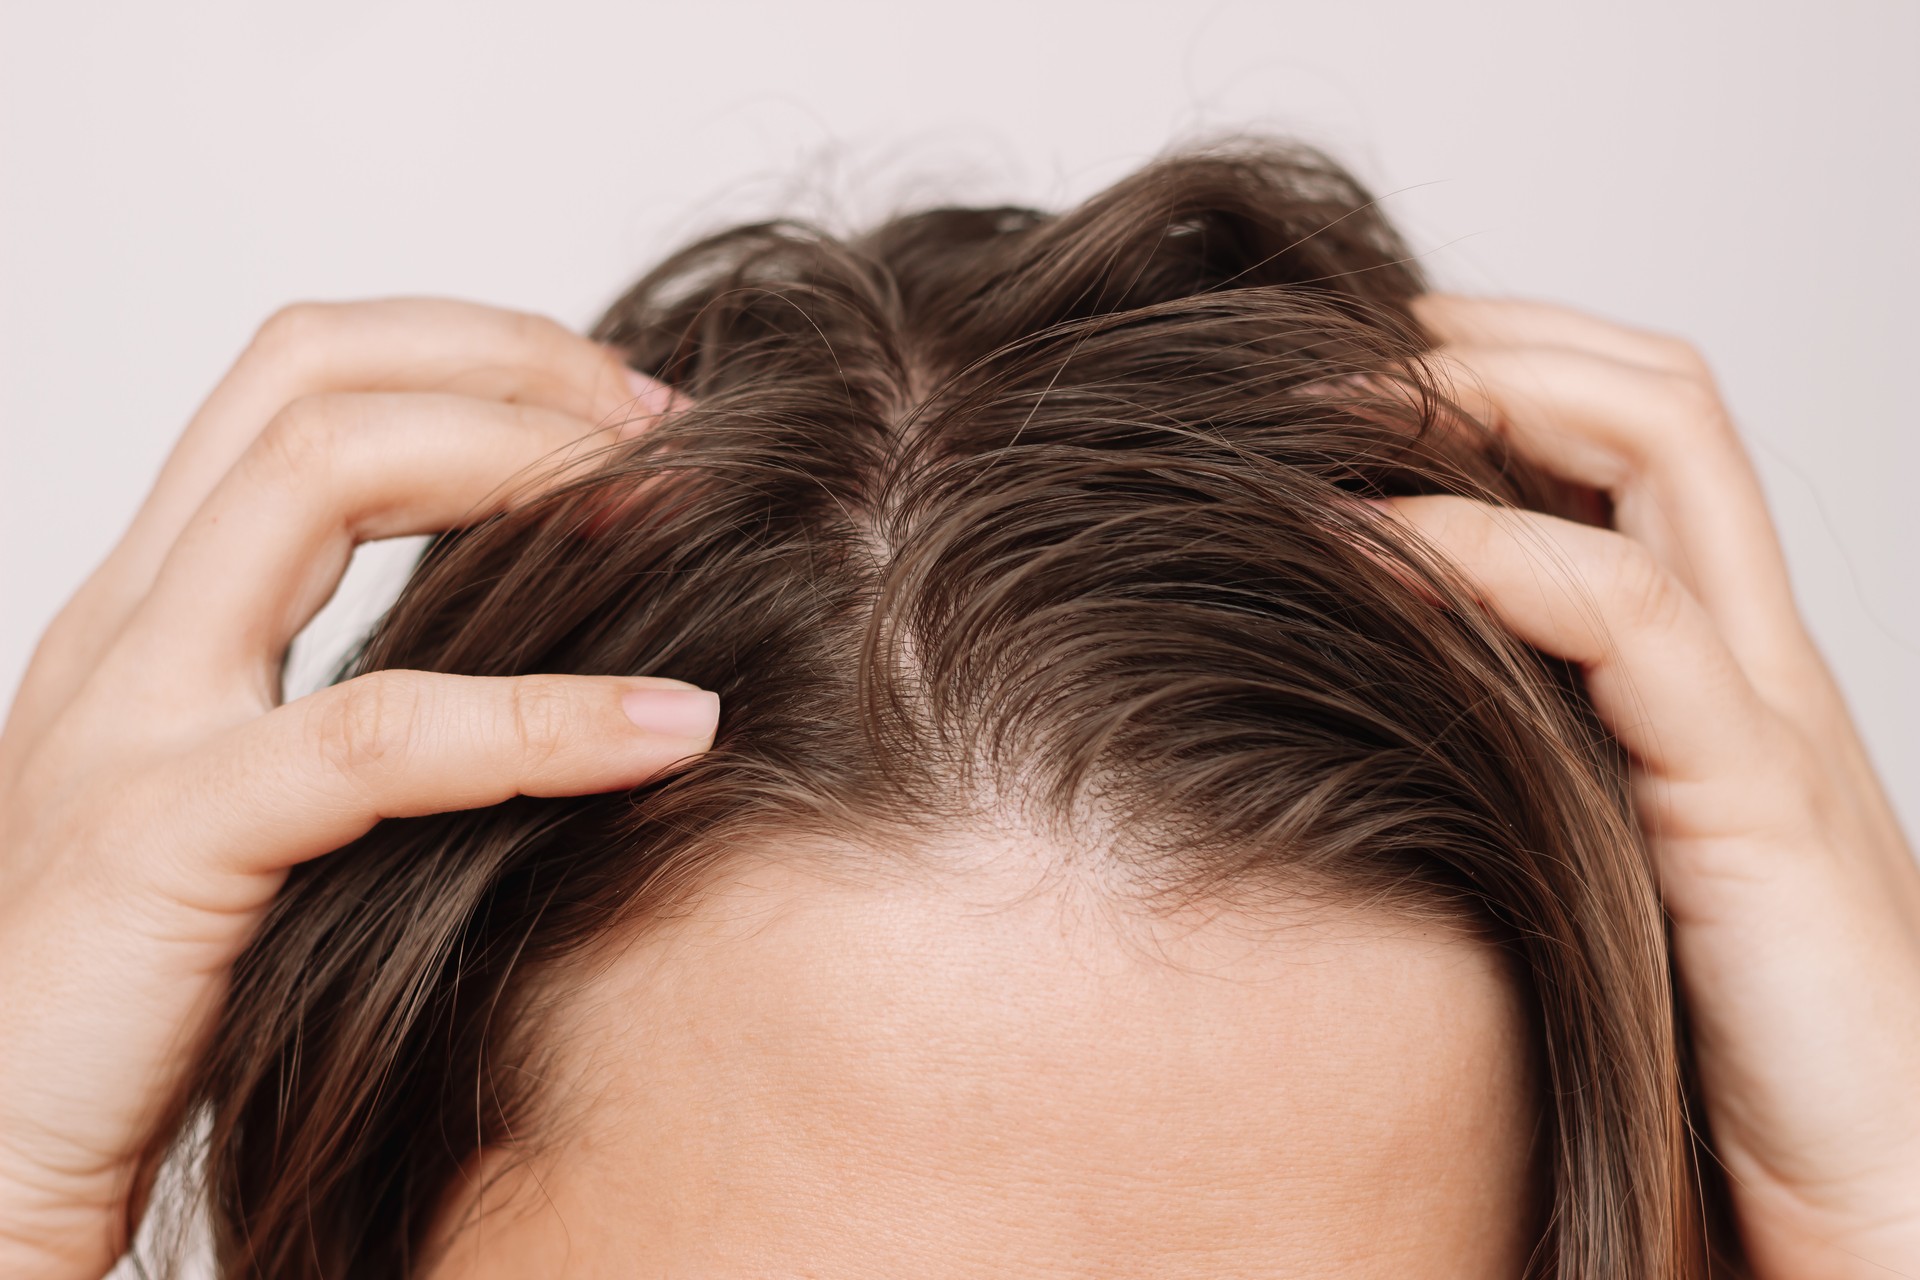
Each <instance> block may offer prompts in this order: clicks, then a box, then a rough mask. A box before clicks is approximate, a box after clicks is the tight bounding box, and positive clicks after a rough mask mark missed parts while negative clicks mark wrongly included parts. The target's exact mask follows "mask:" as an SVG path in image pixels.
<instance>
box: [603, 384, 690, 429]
mask: <svg viewBox="0 0 1920 1280" xmlns="http://www.w3.org/2000/svg"><path fill="white" fill-rule="evenodd" d="M626 374H627V389H628V390H630V391H632V392H633V403H632V405H630V406H629V408H628V412H627V419H626V421H625V422H623V423H621V425H620V438H621V439H623V440H631V439H633V438H634V437H635V436H637V435H639V434H640V433H641V432H642V431H645V430H646V429H647V428H648V427H650V426H652V425H653V424H654V423H655V422H657V421H658V420H659V419H661V418H663V417H665V416H666V415H667V414H669V413H677V412H679V411H680V410H682V409H686V408H688V407H690V406H691V405H692V404H693V401H691V400H689V399H687V398H686V397H685V396H683V395H681V394H680V393H679V392H678V391H675V390H674V389H673V388H672V387H670V386H668V385H667V384H666V383H664V382H662V381H660V379H658V378H649V377H648V376H647V375H646V374H644V373H640V372H638V371H637V370H634V369H628V370H627V371H626Z"/></svg>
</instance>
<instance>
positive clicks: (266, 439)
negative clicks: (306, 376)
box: [249, 393, 353, 488]
mask: <svg viewBox="0 0 1920 1280" xmlns="http://www.w3.org/2000/svg"><path fill="white" fill-rule="evenodd" d="M347 405H348V397H345V396H341V395H332V394H326V393H321V394H316V395H308V396H300V397H298V398H296V399H294V400H290V401H288V402H287V403H286V404H285V405H283V406H281V408H280V410H279V412H277V413H275V414H274V415H273V418H272V419H271V420H270V421H269V422H268V423H267V425H266V428H265V429H264V430H263V431H261V433H260V435H259V438H258V439H257V440H255V442H254V446H253V448H252V449H251V450H249V452H250V453H251V454H253V456H254V463H255V466H256V467H259V468H261V469H264V470H266V471H268V472H270V473H273V474H276V475H280V476H284V477H289V478H291V479H294V480H296V481H297V482H298V483H299V485H300V486H301V487H303V488H310V487H313V485H314V483H315V480H316V478H317V477H324V476H325V475H327V474H328V473H329V472H330V471H331V470H332V469H333V467H334V466H335V465H336V464H337V462H338V459H339V457H340V455H341V453H342V452H343V450H344V449H345V447H346V444H345V442H346V440H347V439H348V438H349V437H350V435H351V433H352V427H353V423H352V416H351V415H350V414H349V413H348V412H347Z"/></svg>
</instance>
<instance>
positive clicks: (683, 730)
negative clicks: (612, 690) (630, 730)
mask: <svg viewBox="0 0 1920 1280" xmlns="http://www.w3.org/2000/svg"><path fill="white" fill-rule="evenodd" d="M620 709H621V710H623V711H625V712H626V713H627V719H629V720H631V721H633V723H634V724H635V725H637V726H639V727H640V728H642V729H644V730H646V731H647V732H648V733H657V734H661V735H662V736H664V737H669V738H702V739H710V738H712V737H713V734H714V730H715V729H716V728H717V727H718V726H719V724H720V695H719V694H717V693H713V692H711V691H710V690H707V689H695V688H692V687H691V686H689V687H687V688H684V689H676V688H671V687H660V686H655V687H653V688H647V689H635V690H633V691H631V692H630V693H628V694H626V695H625V696H624V697H622V698H621V699H620Z"/></svg>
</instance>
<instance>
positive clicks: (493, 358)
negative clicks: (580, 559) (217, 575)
mask: <svg viewBox="0 0 1920 1280" xmlns="http://www.w3.org/2000/svg"><path fill="white" fill-rule="evenodd" d="M358 390H389V391H397V390H424V391H435V392H443V393H454V394H464V395H470V396H475V397H483V398H488V399H496V400H501V401H505V402H509V403H518V404H527V405H533V406H539V407H543V408H547V409H552V410H555V411H557V412H560V413H565V414H569V415H571V416H573V417H576V418H580V419H583V420H585V421H587V422H590V423H593V424H596V425H600V424H607V425H612V424H614V423H618V422H628V423H634V424H644V423H645V422H647V421H650V420H651V419H652V418H653V417H655V416H657V415H658V414H660V413H663V412H666V411H667V410H668V409H669V408H670V407H671V405H672V404H673V399H674V398H673V393H672V391H671V389H669V388H667V387H666V386H665V385H664V384H661V383H658V382H655V381H653V380H652V379H647V378H642V377H640V375H637V374H632V373H631V372H630V371H629V370H627V368H626V366H625V365H624V363H623V362H622V361H621V359H620V357H619V356H618V354H617V353H615V352H613V351H611V350H609V349H608V348H606V347H603V346H601V345H600V344H598V343H594V342H591V341H589V340H587V339H586V338H583V337H581V336H580V335H578V334H575V333H572V332H570V331H568V330H567V329H565V328H563V327H562V326H561V325H559V324H556V323H555V322H553V321H551V320H548V319H545V318H543V317H538V316H531V315H526V314H523V313H519V312H513V311H504V310H500V309H498V308H493V307H484V306H479V305H476V304H472V303H465V302H454V301H448V300H441V299H414V298H404V299H389V300H381V301H372V302H353V303H340V304H319V303H303V304H300V305H297V306H293V307H289V308H286V309H285V310H283V311H281V312H280V313H278V314H277V315H275V316H274V317H273V318H272V319H271V320H269V321H268V322H267V324H266V325H265V326H263V327H262V328H261V330H260V332H259V334H258V335H257V336H256V337H255V338H254V340H253V342H252V344H251V345H250V346H249V347H248V349H247V351H246V352H245V354H243V355H242V356H241V358H240V360H239V361H238V362H237V363H236V364H235V366H234V368H233V369H232V371H231V372H229V374H228V375H227V377H226V378H225V379H223V380H222V382H221V383H220V385H219V386H218V387H217V388H215V390H214V392H213V394H212V395H211V396H209V398H208V399H207V401H206V403H205V404H204V405H203V406H202V407H201V408H200V410H199V412H198V413H196V414H195V415H194V418H193V421H192V422H191V423H190V424H189V425H188V427H187V430H186V432H185V434H184V435H183V436H182V437H181V439H180V441H179V443H178V444H177V445H176V446H175V448H174V450H173V453H172V455H171V456H170V457H169V458H168V459H167V462H166V465H165V466H164V467H163V468H162V470H161V473H160V477H159V479H158V480H157V481H156V482H155V485H154V488H153V490H152V492H151V493H150V494H149V495H148V497H147V499H146V501H145V503H144V504H143V505H142V507H141V508H140V511H139V512H138V514H137V515H136V516H135V517H134V520H133V522H132V524H131V525H130V526H129V528H128V530H127V532H126V533H125V535H123V537H122V538H121V540H120V542H119V544H118V545H117V546H116V547H115V548H114V550H113V552H112V553H111V554H110V555H109V556H108V558H107V560H106V561H105V562H104V563H103V564H102V565H101V566H100V568H99V569H98V570H97V571H95V573H94V574H93V575H92V576H91V577H90V578H89V579H88V580H87V581H86V583H84V584H83V585H82V586H81V588H80V590H79V591H78V592H77V593H76V594H75V596H74V597H73V599H72V600H71V601H70V602H69V603H68V605H67V606H66V608H64V609H63V610H62V611H61V613H60V615H59V616H58V617H57V618H56V619H55V620H54V622H53V624H52V625H51V626H50V627H49V629H48V631H47V634H46V636H45V638H44V639H43V640H42V642H41V644H40V646H39V648H38V649H37V651H36V652H35V655H34V659H33V662H32V663H31V665H30V666H29V669H28V673H27V676H26V678H25V680H24V681H23V683H22V686H21V689H20V692H19V694H18V696H17V697H16V699H15V702H14V707H13V711H12V714H11V715H10V717H9V721H8V750H9V751H10V752H12V751H15V750H18V749H21V743H22V742H23V740H24V739H26V738H29V737H31V736H34V735H36V734H37V733H38V732H39V730H40V729H41V728H43V727H44V725H45V723H46V722H47V720H49V719H50V718H51V716H52V715H53V714H54V713H55V712H57V710H58V709H59V707H61V706H63V705H65V703H66V702H67V700H68V699H69V698H71V696H72V694H73V692H74V690H75V689H76V688H77V687H78V685H79V684H80V682H81V681H82V680H84V679H85V677H86V675H87V673H88V672H89V671H90V670H91V669H92V667H93V665H94V664H95V662H97V661H98V659H99V657H100V655H101V653H102V652H104V650H105V649H106V647H107V646H108V645H109V644H110V643H111V642H112V641H113V639H114V637H115V635H116V634H117V633H118V631H119V629H120V627H121V626H122V625H123V624H124V622H125V620H126V618H127V617H128V616H129V615H130V614H131V612H132V610H133V609H134V607H135V605H137V603H138V602H139V600H140V598H141V597H142V596H143V595H145V593H146V591H147V590H148V588H149V586H150V585H151V583H152V581H153V577H154V575H155V574H156V573H157V572H158V570H159V566H160V564H161V563H162V562H163V561H164V559H165V557H166V555H167V552H168V551H169V549H170V548H171V546H172V544H173V542H174V540H175V539H176V538H177V537H178V535H179V533H180V531H181V530H182V529H183V528H184V527H185V526H186V523H187V522H188V520H189V519H190V518H191V516H192V514H193V512H194V511H195V510H197V509H198V508H199V506H200V504H201V503H202V502H204V501H205V499H206V497H207V495H208V494H209V493H211V492H212V490H213V488H214V486H215V485H216V484H217V483H218V482H219V480H220V478H221V477H222V476H223V475H224V474H225V473H226V472H227V471H228V470H229V469H230V468H231V467H232V466H233V464H234V462H235V461H236V460H237V459H238V458H239V457H240V455H241V454H242V453H243V452H244V451H245V450H246V448H247V447H248V445H249V444H250V443H251V442H252V441H253V439H254V438H255V437H256V436H257V435H258V434H259V432H260V431H261V429H262V428H263V427H264V426H265V424H266V423H267V422H268V421H269V420H271V418H272V417H273V415H274V414H275V413H276V412H278V411H279V410H280V409H281V408H282V407H283V406H285V405H287V404H289V403H291V402H292V401H294V400H296V399H298V398H300V397H302V396H306V395H314V394H322V393H326V392H334V391H358Z"/></svg>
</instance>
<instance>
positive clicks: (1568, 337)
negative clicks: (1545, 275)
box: [1411, 293, 1712, 383]
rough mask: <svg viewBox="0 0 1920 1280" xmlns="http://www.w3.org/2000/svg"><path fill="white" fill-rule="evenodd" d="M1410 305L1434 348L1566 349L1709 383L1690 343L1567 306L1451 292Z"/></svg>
mask: <svg viewBox="0 0 1920 1280" xmlns="http://www.w3.org/2000/svg"><path fill="white" fill-rule="evenodd" d="M1411 306H1412V309H1413V313H1414V316H1415V318H1416V319H1418V320H1419V321H1420V324H1421V326H1422V327H1423V328H1425V329H1426V331H1427V332H1428V333H1429V334H1431V335H1432V336H1433V339H1434V342H1435V344H1436V345H1438V346H1447V345H1459V346H1468V347H1565V348H1567V349H1568V350H1571V351H1586V352H1590V353H1591V354H1593V355H1598V356H1607V357H1609V358H1610V359H1614V360H1619V361H1621V362H1623V363H1626V364H1634V365H1640V366H1642V367H1644V368H1647V369H1650V370H1653V371H1655V372H1660V373H1671V374H1676V375H1679V376H1682V377H1692V378H1697V379H1699V380H1700V381H1702V382H1707V383H1710V382H1711V381H1712V375H1711V373H1710V372H1709V371H1708V369H1707V363H1706V360H1705V359H1704V358H1703V357H1702V356H1701V355H1700V352H1699V351H1698V350H1697V349H1695V348H1694V346H1693V345H1692V344H1691V343H1688V342H1686V341H1684V340H1682V339H1680V338H1674V337H1669V336H1668V335H1666V334H1661V333H1650V332H1648V331H1646V330H1644V329H1634V328H1630V327H1628V326H1627V325H1623V324H1616V323H1614V322H1613V321H1611V320H1603V319H1601V318H1600V317H1598V316H1594V315H1588V314H1587V313H1585V312H1582V311H1576V310H1574V309H1573V308H1571V307H1562V306H1556V305H1554V304H1553V303H1548V302H1534V301H1531V300H1527V299H1521V298H1473V297H1467V296H1465V295H1462V294H1452V293H1428V294H1422V295H1421V296H1419V297H1417V298H1415V299H1414V300H1413V302H1412V303H1411Z"/></svg>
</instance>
